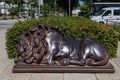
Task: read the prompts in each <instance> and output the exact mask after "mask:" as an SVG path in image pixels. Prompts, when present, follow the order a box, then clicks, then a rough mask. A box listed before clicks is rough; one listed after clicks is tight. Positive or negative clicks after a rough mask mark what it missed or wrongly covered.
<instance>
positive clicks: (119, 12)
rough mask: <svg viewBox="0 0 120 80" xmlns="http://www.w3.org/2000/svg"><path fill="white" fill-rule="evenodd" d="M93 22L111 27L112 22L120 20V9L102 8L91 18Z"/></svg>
mask: <svg viewBox="0 0 120 80" xmlns="http://www.w3.org/2000/svg"><path fill="white" fill-rule="evenodd" d="M91 20H94V21H96V22H99V23H103V24H108V25H109V24H110V23H111V20H120V7H107V8H102V9H101V10H100V11H99V12H98V13H96V14H95V15H93V16H92V17H91Z"/></svg>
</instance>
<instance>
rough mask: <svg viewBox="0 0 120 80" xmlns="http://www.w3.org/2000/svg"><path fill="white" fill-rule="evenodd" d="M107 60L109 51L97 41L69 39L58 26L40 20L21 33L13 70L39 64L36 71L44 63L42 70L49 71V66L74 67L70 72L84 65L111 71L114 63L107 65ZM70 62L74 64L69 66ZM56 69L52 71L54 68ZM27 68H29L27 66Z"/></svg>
mask: <svg viewBox="0 0 120 80" xmlns="http://www.w3.org/2000/svg"><path fill="white" fill-rule="evenodd" d="M108 62H109V55H108V51H107V50H106V48H105V47H104V46H103V45H102V44H101V43H100V42H99V41H96V40H93V39H89V38H84V39H82V40H72V39H68V38H65V37H64V36H63V35H62V33H61V30H60V29H59V28H58V27H57V26H48V25H45V24H39V25H38V26H36V27H32V28H30V29H29V30H28V31H26V32H24V33H23V34H22V35H21V38H20V41H19V43H18V49H17V53H16V57H15V64H16V66H15V67H14V68H13V72H16V71H17V72H19V70H21V71H20V72H22V71H23V72H24V71H25V70H24V69H30V70H32V72H34V67H35V66H36V67H39V68H37V69H38V70H39V71H36V70H35V71H36V72H40V71H41V70H40V68H41V69H43V67H45V68H44V69H45V70H43V71H41V72H44V71H45V72H47V71H46V70H48V72H51V71H50V70H51V69H53V68H55V70H57V69H59V70H61V71H58V72H65V70H66V71H67V70H68V69H67V67H68V68H69V70H70V69H72V68H73V72H75V71H76V72H83V70H85V69H87V68H89V69H88V70H85V72H87V71H88V72H97V71H98V72H105V71H106V72H109V70H110V72H114V70H113V66H111V65H108ZM23 64H24V65H23ZM25 65H27V66H25ZM31 65H34V66H31ZM43 65H45V66H43ZM71 65H74V66H76V67H70V66H71ZM106 65H107V66H106ZM19 66H20V67H19ZM21 66H22V67H21ZM50 66H52V67H50ZM56 66H57V67H56ZM86 66H89V67H86ZM90 66H91V67H90ZM108 66H111V67H112V68H109V67H108ZM18 67H19V68H18ZM25 67H26V68H25ZM28 67H30V68H28ZM99 67H100V68H99ZM47 68H49V69H47ZM74 68H76V69H79V71H77V70H76V69H75V70H74ZM83 68H84V69H83ZM94 68H95V69H94ZM96 68H97V69H96ZM103 68H104V69H103ZM106 68H107V69H106ZM35 69H36V68H35ZM82 69H83V70H82ZM55 70H52V72H57V71H55ZM26 71H27V72H29V70H26ZM30 72H31V71H30ZM67 72H69V71H67Z"/></svg>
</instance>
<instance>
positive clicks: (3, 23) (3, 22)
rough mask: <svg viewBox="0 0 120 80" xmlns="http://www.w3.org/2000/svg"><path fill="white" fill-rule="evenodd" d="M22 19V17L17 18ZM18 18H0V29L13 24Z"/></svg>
mask: <svg viewBox="0 0 120 80" xmlns="http://www.w3.org/2000/svg"><path fill="white" fill-rule="evenodd" d="M19 20H20V21H23V20H24V19H19ZM19 20H18V19H10V20H0V29H3V28H9V27H11V26H13V25H14V24H15V22H18V21H19Z"/></svg>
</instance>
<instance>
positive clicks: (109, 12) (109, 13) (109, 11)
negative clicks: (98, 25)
mask: <svg viewBox="0 0 120 80" xmlns="http://www.w3.org/2000/svg"><path fill="white" fill-rule="evenodd" d="M108 15H111V10H107V11H106V12H105V13H104V14H103V16H108Z"/></svg>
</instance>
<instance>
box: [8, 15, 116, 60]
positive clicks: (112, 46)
mask: <svg viewBox="0 0 120 80" xmlns="http://www.w3.org/2000/svg"><path fill="white" fill-rule="evenodd" d="M39 23H44V24H48V25H57V26H60V27H61V30H62V32H63V34H64V36H65V37H68V38H72V39H76V40H81V39H82V38H85V37H87V38H93V39H96V40H99V41H100V42H101V43H103V44H104V45H105V47H106V48H107V49H108V51H109V54H110V56H111V57H116V53H117V46H118V32H116V31H115V30H113V29H112V28H111V27H109V26H106V25H103V24H100V23H96V22H93V21H91V20H88V19H85V18H82V17H49V18H41V19H39V20H28V21H24V22H18V23H16V24H15V25H14V26H13V27H11V28H9V29H8V30H7V33H6V34H7V35H6V40H7V41H6V47H7V48H6V49H7V53H8V57H9V58H14V57H15V54H16V48H17V44H18V41H19V39H20V35H21V34H22V33H23V32H24V31H26V30H28V29H29V28H30V27H32V26H35V25H38V24H39Z"/></svg>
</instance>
